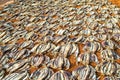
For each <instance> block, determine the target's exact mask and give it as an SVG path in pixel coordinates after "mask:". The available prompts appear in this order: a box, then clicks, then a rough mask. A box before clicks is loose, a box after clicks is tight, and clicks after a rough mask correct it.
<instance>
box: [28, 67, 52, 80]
mask: <svg viewBox="0 0 120 80" xmlns="http://www.w3.org/2000/svg"><path fill="white" fill-rule="evenodd" d="M53 73H54V72H53V70H52V69H50V68H47V67H46V68H43V69H38V70H37V71H35V72H33V73H32V74H31V75H30V79H31V80H49V79H50V77H51V76H52V75H53Z"/></svg>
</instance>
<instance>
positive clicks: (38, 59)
mask: <svg viewBox="0 0 120 80" xmlns="http://www.w3.org/2000/svg"><path fill="white" fill-rule="evenodd" d="M49 61H50V58H49V57H48V56H46V55H36V56H34V57H33V58H32V59H31V65H33V66H36V67H38V66H40V65H46V64H47V63H48V62H49Z"/></svg>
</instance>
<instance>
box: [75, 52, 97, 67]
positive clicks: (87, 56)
mask: <svg viewBox="0 0 120 80" xmlns="http://www.w3.org/2000/svg"><path fill="white" fill-rule="evenodd" d="M77 61H78V62H82V63H83V64H84V65H88V64H90V63H91V62H95V63H96V64H98V63H99V61H98V58H97V56H96V55H95V54H94V53H83V54H80V55H79V56H78V58H77Z"/></svg>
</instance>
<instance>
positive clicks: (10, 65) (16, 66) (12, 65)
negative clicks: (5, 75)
mask: <svg viewBox="0 0 120 80" xmlns="http://www.w3.org/2000/svg"><path fill="white" fill-rule="evenodd" d="M27 62H28V60H27V59H26V60H24V61H23V60H20V61H16V62H13V63H8V64H5V65H4V68H5V69H6V70H7V72H14V71H16V70H18V69H20V68H21V67H23V66H24V65H25V64H27Z"/></svg>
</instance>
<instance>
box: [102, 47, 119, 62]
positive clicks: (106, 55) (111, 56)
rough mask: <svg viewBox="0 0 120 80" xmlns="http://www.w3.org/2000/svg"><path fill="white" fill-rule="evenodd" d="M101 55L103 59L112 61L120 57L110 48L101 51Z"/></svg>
mask: <svg viewBox="0 0 120 80" xmlns="http://www.w3.org/2000/svg"><path fill="white" fill-rule="evenodd" d="M101 57H102V60H103V61H114V60H115V59H120V56H119V55H118V54H117V53H116V52H114V51H113V50H111V49H106V50H103V51H101Z"/></svg>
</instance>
